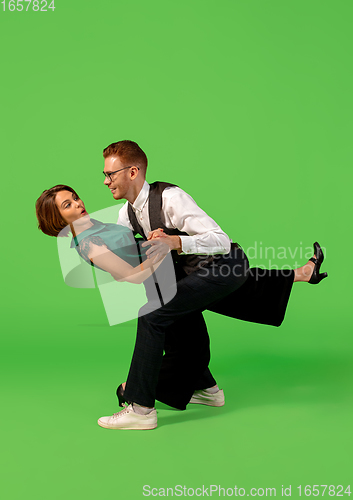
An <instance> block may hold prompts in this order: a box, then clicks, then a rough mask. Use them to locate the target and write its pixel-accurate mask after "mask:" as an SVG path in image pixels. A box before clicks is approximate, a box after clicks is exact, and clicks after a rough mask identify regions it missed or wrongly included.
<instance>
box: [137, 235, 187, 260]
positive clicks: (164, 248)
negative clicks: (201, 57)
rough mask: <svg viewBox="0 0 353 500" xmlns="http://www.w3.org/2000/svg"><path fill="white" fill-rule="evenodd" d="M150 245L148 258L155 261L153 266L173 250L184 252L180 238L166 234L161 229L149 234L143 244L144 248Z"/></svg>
mask: <svg viewBox="0 0 353 500" xmlns="http://www.w3.org/2000/svg"><path fill="white" fill-rule="evenodd" d="M149 245H150V248H149V249H148V250H147V251H146V256H147V258H148V259H153V260H152V263H153V264H156V263H157V262H159V261H160V260H162V259H163V258H164V257H165V256H166V255H167V253H169V252H170V251H171V250H178V253H180V252H181V250H182V248H181V239H180V238H179V236H178V235H168V234H165V232H164V231H163V229H161V228H158V229H155V230H154V231H150V232H149V233H148V236H147V241H145V242H144V243H142V246H143V247H146V246H149Z"/></svg>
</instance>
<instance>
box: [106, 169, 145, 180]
mask: <svg viewBox="0 0 353 500" xmlns="http://www.w3.org/2000/svg"><path fill="white" fill-rule="evenodd" d="M126 168H132V165H131V166H130V167H124V168H119V170H114V172H103V174H104V176H105V178H106V179H109V180H110V182H113V179H112V175H113V174H116V173H117V172H120V171H121V170H125V169H126ZM136 168H137V170H140V168H139V167H136Z"/></svg>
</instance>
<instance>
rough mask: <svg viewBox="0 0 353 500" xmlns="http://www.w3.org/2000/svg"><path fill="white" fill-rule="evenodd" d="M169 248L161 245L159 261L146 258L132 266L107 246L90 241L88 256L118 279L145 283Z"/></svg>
mask: <svg viewBox="0 0 353 500" xmlns="http://www.w3.org/2000/svg"><path fill="white" fill-rule="evenodd" d="M168 251H169V248H167V247H166V246H162V247H161V256H162V254H163V257H162V258H161V259H160V260H159V262H158V263H155V264H154V263H153V262H154V261H153V259H146V260H145V261H144V262H143V263H142V264H140V265H139V266H136V267H132V266H130V264H128V263H127V262H125V261H124V260H123V259H121V258H120V257H118V256H117V255H115V253H113V252H112V251H110V250H109V249H108V248H107V246H105V245H104V246H100V245H96V244H94V243H90V246H89V251H88V258H89V259H90V261H91V262H93V264H95V265H96V266H98V267H100V268H101V269H103V270H104V271H107V272H108V273H110V274H111V275H112V277H113V278H114V279H115V280H116V281H128V282H129V283H135V284H140V283H143V282H144V281H145V280H146V279H147V278H149V277H150V276H151V274H152V273H153V272H154V271H155V270H156V269H157V268H158V266H159V265H160V263H161V262H162V260H163V259H164V257H165V256H166V254H167V253H168Z"/></svg>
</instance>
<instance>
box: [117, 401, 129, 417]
mask: <svg viewBox="0 0 353 500" xmlns="http://www.w3.org/2000/svg"><path fill="white" fill-rule="evenodd" d="M124 404H127V403H124ZM130 406H131V405H127V406H125V408H124V409H123V410H121V411H118V412H117V413H113V417H114V418H119V417H121V416H122V415H126V413H130V408H129V407H130ZM131 409H132V408H131Z"/></svg>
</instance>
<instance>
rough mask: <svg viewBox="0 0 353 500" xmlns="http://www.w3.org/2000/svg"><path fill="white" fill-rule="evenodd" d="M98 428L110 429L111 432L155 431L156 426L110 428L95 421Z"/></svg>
mask: <svg viewBox="0 0 353 500" xmlns="http://www.w3.org/2000/svg"><path fill="white" fill-rule="evenodd" d="M97 423H98V425H99V427H103V428H104V429H112V430H124V431H149V430H151V429H155V428H156V427H157V424H155V425H154V424H151V425H149V426H147V425H146V426H144V427H141V426H138V427H111V426H110V425H106V424H104V423H102V422H99V420H98V421H97Z"/></svg>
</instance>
